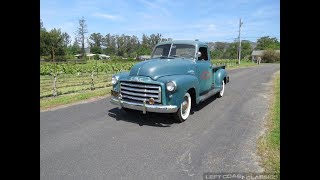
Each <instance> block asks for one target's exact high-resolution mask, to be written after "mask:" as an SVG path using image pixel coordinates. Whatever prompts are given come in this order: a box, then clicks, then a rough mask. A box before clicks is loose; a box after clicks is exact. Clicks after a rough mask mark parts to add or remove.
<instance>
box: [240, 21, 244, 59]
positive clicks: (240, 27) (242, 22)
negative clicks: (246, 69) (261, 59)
mask: <svg viewBox="0 0 320 180" xmlns="http://www.w3.org/2000/svg"><path fill="white" fill-rule="evenodd" d="M242 24H243V22H241V18H240V21H239V64H240V59H241V38H240V32H241V25H242Z"/></svg>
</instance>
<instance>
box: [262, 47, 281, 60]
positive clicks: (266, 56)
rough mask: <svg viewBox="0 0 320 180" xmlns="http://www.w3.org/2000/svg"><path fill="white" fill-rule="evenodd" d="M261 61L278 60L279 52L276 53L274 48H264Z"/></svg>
mask: <svg viewBox="0 0 320 180" xmlns="http://www.w3.org/2000/svg"><path fill="white" fill-rule="evenodd" d="M262 61H263V62H266V63H273V62H280V53H277V52H276V51H275V50H271V49H269V50H266V51H265V52H264V53H263V56H262Z"/></svg>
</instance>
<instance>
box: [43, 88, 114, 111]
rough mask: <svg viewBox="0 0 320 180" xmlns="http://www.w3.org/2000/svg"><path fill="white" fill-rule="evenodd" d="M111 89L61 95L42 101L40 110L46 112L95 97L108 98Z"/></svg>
mask: <svg viewBox="0 0 320 180" xmlns="http://www.w3.org/2000/svg"><path fill="white" fill-rule="evenodd" d="M110 90H111V87H107V88H102V89H97V90H94V91H91V90H87V91H84V92H81V93H73V94H67V95H60V96H57V97H50V98H42V99H40V110H45V109H48V108H51V107H55V106H59V105H66V104H70V103H74V102H78V101H82V100H87V99H90V98H94V97H101V96H106V95H108V94H109V93H110Z"/></svg>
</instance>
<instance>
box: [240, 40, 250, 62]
mask: <svg viewBox="0 0 320 180" xmlns="http://www.w3.org/2000/svg"><path fill="white" fill-rule="evenodd" d="M251 53H252V46H251V44H250V42H249V41H247V40H243V41H241V59H243V58H245V57H247V56H250V55H251Z"/></svg>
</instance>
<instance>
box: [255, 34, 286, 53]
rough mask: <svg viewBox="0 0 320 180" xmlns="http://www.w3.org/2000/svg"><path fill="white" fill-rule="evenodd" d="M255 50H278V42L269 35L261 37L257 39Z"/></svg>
mask: <svg viewBox="0 0 320 180" xmlns="http://www.w3.org/2000/svg"><path fill="white" fill-rule="evenodd" d="M255 49H256V50H266V49H272V50H279V49H280V42H279V41H278V39H277V38H275V37H273V38H270V37H269V36H264V37H261V38H259V39H258V40H257V46H256V48H255Z"/></svg>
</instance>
